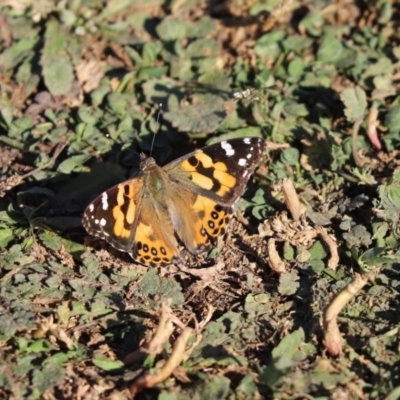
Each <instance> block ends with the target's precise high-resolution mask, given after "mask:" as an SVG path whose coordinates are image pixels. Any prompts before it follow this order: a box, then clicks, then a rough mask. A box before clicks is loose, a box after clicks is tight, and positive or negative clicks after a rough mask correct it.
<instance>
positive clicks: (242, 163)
mask: <svg viewBox="0 0 400 400" xmlns="http://www.w3.org/2000/svg"><path fill="white" fill-rule="evenodd" d="M238 164H239V165H240V166H241V167H244V166H245V165H246V164H247V161H246V159H245V158H240V159H239V161H238Z"/></svg>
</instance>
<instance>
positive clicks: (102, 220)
mask: <svg viewBox="0 0 400 400" xmlns="http://www.w3.org/2000/svg"><path fill="white" fill-rule="evenodd" d="M106 223H107V221H106V220H105V219H104V218H102V219H101V220H100V225H101V226H105V225H106Z"/></svg>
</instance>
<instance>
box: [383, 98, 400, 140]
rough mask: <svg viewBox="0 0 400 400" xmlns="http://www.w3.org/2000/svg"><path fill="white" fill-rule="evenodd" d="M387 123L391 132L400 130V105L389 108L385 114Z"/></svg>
mask: <svg viewBox="0 0 400 400" xmlns="http://www.w3.org/2000/svg"><path fill="white" fill-rule="evenodd" d="M385 125H386V126H387V128H388V129H389V132H390V133H396V134H398V133H399V132H400V105H397V106H393V107H391V108H389V109H388V111H387V113H386V116H385Z"/></svg>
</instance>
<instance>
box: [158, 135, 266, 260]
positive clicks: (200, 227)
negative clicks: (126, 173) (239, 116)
mask: <svg viewBox="0 0 400 400" xmlns="http://www.w3.org/2000/svg"><path fill="white" fill-rule="evenodd" d="M265 149H266V142H265V141H264V140H263V139H260V138H255V137H251V138H244V139H234V140H230V141H223V142H221V143H216V144H213V145H211V146H208V147H205V148H204V149H201V150H197V151H194V152H193V153H190V154H188V155H186V156H184V157H181V158H179V159H177V160H175V161H173V162H172V163H170V164H167V165H166V166H165V167H164V168H163V170H164V171H165V172H166V173H167V175H168V178H169V180H170V185H169V186H170V188H171V191H172V193H171V196H169V198H173V199H174V202H173V203H172V204H170V205H169V210H170V214H171V219H172V221H173V225H174V227H175V231H176V233H177V235H178V236H179V238H180V239H181V240H182V242H183V243H184V244H185V246H186V247H187V248H188V250H189V251H190V252H191V253H193V254H197V253H200V252H202V251H204V250H207V249H209V248H210V247H211V243H214V242H215V241H216V239H217V238H218V237H219V236H221V235H223V234H224V233H225V229H226V226H227V224H228V222H229V219H230V216H231V215H232V212H233V205H234V204H235V202H236V201H237V200H238V198H239V197H240V196H241V195H242V193H243V191H244V188H245V187H246V184H247V181H248V180H249V178H250V176H251V173H252V172H253V170H254V168H255V167H256V166H257V165H258V164H259V162H260V161H261V159H262V157H263V155H264V153H265ZM193 221H195V223H193ZM207 239H209V240H207Z"/></svg>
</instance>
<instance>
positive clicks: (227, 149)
mask: <svg viewBox="0 0 400 400" xmlns="http://www.w3.org/2000/svg"><path fill="white" fill-rule="evenodd" d="M221 147H222V148H223V149H224V150H225V154H226V155H227V156H228V157H230V156H233V155H234V154H235V150H233V147H232V146H231V144H230V143H228V142H227V141H225V140H224V141H223V142H221Z"/></svg>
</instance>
